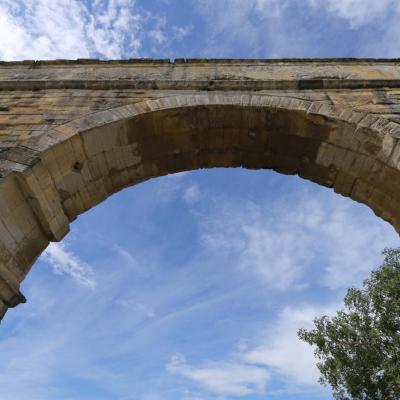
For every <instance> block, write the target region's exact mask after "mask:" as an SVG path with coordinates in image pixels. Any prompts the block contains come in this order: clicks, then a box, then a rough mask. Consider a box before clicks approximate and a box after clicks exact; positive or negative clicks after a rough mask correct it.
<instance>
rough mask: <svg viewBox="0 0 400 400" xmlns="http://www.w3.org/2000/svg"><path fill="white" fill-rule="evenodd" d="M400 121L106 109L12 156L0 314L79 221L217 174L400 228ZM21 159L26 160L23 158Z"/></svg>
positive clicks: (245, 105)
mask: <svg viewBox="0 0 400 400" xmlns="http://www.w3.org/2000/svg"><path fill="white" fill-rule="evenodd" d="M399 132H400V130H399V125H398V124H397V123H394V122H391V121H389V120H387V119H384V118H378V117H375V116H372V115H370V114H367V113H365V112H355V111H352V110H351V108H350V107H346V106H341V107H339V106H336V107H335V106H331V105H327V104H326V103H319V102H318V101H314V102H312V101H308V100H303V99H299V98H296V97H293V95H289V94H285V93H282V92H281V93H279V94H262V93H258V94H256V93H249V94H238V93H234V92H231V93H230V92H201V93H199V92H197V93H195V92H193V93H185V94H179V95H172V96H171V95H170V96H166V97H160V98H156V99H153V100H146V101H142V102H138V103H135V104H129V105H125V106H121V107H118V108H112V109H109V110H106V111H101V112H96V113H93V114H89V115H86V116H85V117H82V118H78V119H75V120H73V121H70V122H68V123H66V124H63V125H59V126H56V127H54V128H52V129H49V130H48V131H47V132H46V134H43V135H42V136H40V137H38V138H37V139H35V140H34V141H31V142H28V143H24V145H23V146H17V147H15V148H13V149H11V150H10V153H9V154H8V155H7V158H6V159H5V160H3V164H1V167H2V169H3V170H6V169H7V171H8V172H7V173H4V174H3V177H2V180H1V183H0V204H1V207H0V296H1V298H0V316H1V315H2V314H4V312H5V311H6V309H7V308H8V307H13V306H15V305H17V304H18V303H20V302H23V301H25V299H24V297H23V295H22V294H21V293H20V291H19V284H20V282H21V281H22V280H23V279H24V277H25V276H26V274H27V273H28V271H29V269H30V267H31V265H32V264H33V262H34V261H35V259H36V258H37V257H38V256H39V255H40V253H41V252H42V251H43V250H44V249H45V247H46V246H47V244H48V243H49V242H50V241H54V240H61V239H62V238H63V237H64V236H65V235H66V233H67V232H68V227H69V222H70V221H72V220H74V219H75V218H76V217H77V216H78V215H79V214H81V213H83V212H85V211H86V210H88V209H89V208H91V207H93V206H94V205H96V204H98V203H99V202H101V201H103V200H104V199H106V198H107V197H108V196H110V195H111V194H113V193H115V192H117V191H119V190H121V189H123V188H124V187H127V186H131V185H134V184H137V183H139V182H142V181H145V180H147V179H150V178H152V177H157V176H162V175H165V174H168V173H174V172H179V171H187V170H194V169H198V168H211V167H244V168H250V169H262V168H264V169H265V168H268V169H273V170H275V171H278V172H280V173H284V174H298V175H299V176H301V177H303V178H305V179H309V180H311V181H314V182H317V183H318V184H321V185H324V186H327V187H332V188H334V190H335V191H336V192H338V193H340V194H342V195H344V196H349V197H351V198H352V199H354V200H356V201H359V202H362V203H365V204H367V205H368V206H369V207H370V208H371V209H372V210H373V211H374V212H375V213H376V214H377V215H378V216H380V217H382V218H383V219H385V220H387V221H389V222H390V223H391V224H392V225H393V226H394V227H395V229H397V230H400V216H399V215H398V212H397V210H398V207H399V204H400V203H399V201H400V189H399V187H398V186H399V185H398V182H400V172H399V170H398V159H399V155H400V153H399V147H398V146H397V139H396V135H398V134H399ZM21 160H24V162H22V161H21Z"/></svg>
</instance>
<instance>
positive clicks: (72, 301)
mask: <svg viewBox="0 0 400 400" xmlns="http://www.w3.org/2000/svg"><path fill="white" fill-rule="evenodd" d="M399 17H400V6H399V3H398V2H397V1H391V0H381V1H379V2H377V1H375V0H373V1H372V0H324V1H322V0H303V1H300V0H299V1H297V0H292V1H290V0H281V1H279V0H240V1H239V0H213V1H211V0H197V1H195V0H193V1H190V0H180V1H178V0H153V1H152V0H146V1H145V0H142V1H139V0H138V1H134V0H109V1H99V0H97V1H92V2H84V1H74V0H68V1H67V0H53V1H49V0H24V1H22V0H12V1H11V0H0V58H1V59H4V60H15V59H46V58H47V59H49V58H50V59H51V58H71V59H73V58H78V57H82V58H87V57H98V58H129V57H155V58H176V57H214V58H218V57H252V58H257V57H260V58H268V57H274V58H275V57H349V56H351V57H353V56H354V57H396V56H398V55H399V43H398V40H397V38H398V37H399V35H400V25H399V24H398V23H397V21H398V19H399ZM398 244H399V240H398V236H397V234H396V233H395V232H394V230H393V228H391V227H390V226H389V225H388V224H387V223H385V222H383V221H381V220H379V219H378V218H377V217H376V216H374V214H373V213H372V212H371V211H370V210H369V209H368V208H367V207H365V206H363V205H361V204H357V203H355V202H353V201H351V200H349V199H345V198H343V197H341V196H339V195H337V194H335V193H333V192H332V191H331V190H328V189H325V188H322V187H319V186H317V185H315V184H313V183H310V182H307V181H304V180H302V179H300V178H297V177H288V176H283V175H278V174H276V173H274V172H271V171H257V172H256V171H246V170H243V169H231V170H224V169H212V170H201V171H194V172H190V173H181V174H176V175H171V176H167V177H163V178H160V179H154V180H151V181H148V182H145V183H143V184H140V185H138V186H135V187H132V188H129V189H125V190H124V191H122V192H120V193H118V194H116V195H114V196H112V197H111V198H109V199H108V200H107V201H106V202H104V203H102V204H100V205H99V206H97V207H96V208H94V209H92V210H90V211H89V212H87V213H86V214H84V215H82V216H80V217H79V218H78V219H77V220H76V221H75V222H74V223H73V224H72V226H71V233H70V234H69V235H68V236H67V237H66V238H65V239H64V241H63V242H62V243H60V244H53V245H51V246H50V247H49V248H48V250H47V251H46V253H45V254H44V255H43V256H42V257H41V258H40V259H39V260H38V262H37V263H36V264H35V266H34V267H33V269H32V272H31V273H30V275H29V276H28V278H27V279H26V280H25V281H24V282H23V285H22V291H23V293H24V294H25V295H26V297H27V298H28V303H27V304H26V305H23V306H19V307H18V308H16V309H14V310H11V311H10V312H9V313H8V314H7V315H6V317H5V319H4V321H3V322H2V325H1V327H0V399H2V400H25V399H28V398H29V399H30V400H50V399H51V400H54V399H60V400H67V399H68V400H72V399H82V400H88V399H90V400H94V399H96V400H111V399H113V400H114V399H117V400H136V399H144V400H170V399H171V400H172V399H174V400H205V399H207V400H209V399H210V400H228V399H243V400H250V399H251V400H253V399H254V400H257V399H276V400H279V399H289V400H291V399H316V400H319V399H321V400H322V399H329V398H330V397H331V396H330V392H329V390H327V389H324V388H321V387H320V386H319V385H318V383H317V379H318V372H317V370H316V368H315V365H314V362H315V360H314V358H313V352H312V349H311V348H309V347H308V346H306V345H305V344H303V343H301V342H299V340H298V339H297V337H296V332H297V330H298V329H299V328H300V327H310V326H311V325H310V324H311V321H312V319H313V318H314V317H315V316H318V315H322V314H325V313H328V314H329V313H332V312H334V311H335V310H337V309H338V308H340V307H341V300H342V298H343V295H344V293H345V291H346V288H347V287H349V286H351V285H356V286H357V285H360V284H361V282H362V280H363V279H364V278H366V277H367V276H368V275H369V272H370V271H371V269H372V268H373V267H376V266H378V265H379V264H380V262H381V261H382V257H381V255H380V251H381V250H382V249H383V248H384V247H387V246H398Z"/></svg>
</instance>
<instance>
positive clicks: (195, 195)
mask: <svg viewBox="0 0 400 400" xmlns="http://www.w3.org/2000/svg"><path fill="white" fill-rule="evenodd" d="M200 196H201V192H200V189H199V187H198V185H196V184H192V185H190V186H189V187H187V188H186V189H185V190H184V192H183V200H184V201H185V202H186V203H187V204H194V203H197V202H198V201H199V200H200Z"/></svg>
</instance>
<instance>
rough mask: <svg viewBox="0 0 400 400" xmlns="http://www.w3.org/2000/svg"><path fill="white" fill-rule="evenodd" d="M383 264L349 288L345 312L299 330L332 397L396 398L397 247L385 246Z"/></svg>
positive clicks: (399, 354) (399, 333)
mask: <svg viewBox="0 0 400 400" xmlns="http://www.w3.org/2000/svg"><path fill="white" fill-rule="evenodd" d="M383 254H384V255H385V260H384V263H383V265H382V266H381V267H379V268H378V269H376V270H375V271H373V272H372V274H371V277H370V278H369V279H367V280H366V281H364V283H363V288H362V289H355V288H351V289H349V290H348V291H347V294H346V297H345V299H344V304H345V310H342V311H338V312H337V313H336V314H335V316H333V317H328V316H326V315H325V316H323V317H321V318H316V319H315V320H314V324H315V329H312V330H305V329H300V330H299V333H298V334H299V337H300V339H302V340H304V341H305V342H307V343H309V344H310V345H312V346H315V355H316V356H317V358H318V360H319V362H318V364H317V366H318V368H319V370H320V372H321V378H320V383H322V384H324V385H330V386H331V387H332V390H333V395H334V398H335V399H338V400H339V399H340V400H345V399H354V400H367V399H368V400H394V399H397V400H398V399H400V248H398V249H386V250H384V251H383Z"/></svg>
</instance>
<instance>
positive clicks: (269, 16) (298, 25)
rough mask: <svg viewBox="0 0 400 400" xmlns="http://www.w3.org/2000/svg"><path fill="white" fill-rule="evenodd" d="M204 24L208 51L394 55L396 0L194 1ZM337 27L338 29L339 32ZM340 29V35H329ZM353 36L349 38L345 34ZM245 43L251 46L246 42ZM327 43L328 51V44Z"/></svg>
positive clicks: (398, 13)
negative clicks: (339, 40)
mask: <svg viewBox="0 0 400 400" xmlns="http://www.w3.org/2000/svg"><path fill="white" fill-rule="evenodd" d="M195 4H196V6H197V9H198V12H199V14H200V15H201V16H202V18H203V19H204V21H205V24H206V25H207V38H208V42H209V46H208V47H207V48H206V49H204V50H203V51H204V52H205V54H206V55H209V54H210V55H212V54H213V53H218V54H219V55H223V56H225V57H229V56H232V54H233V52H238V51H239V52H240V54H243V56H247V57H273V58H279V57H346V56H349V55H351V56H353V57H354V56H358V57H396V55H397V54H398V52H399V49H400V47H399V44H398V41H396V40H395V39H394V38H396V37H397V36H398V33H399V24H398V19H399V16H400V5H399V3H398V2H397V1H396V0H383V1H374V0H365V1H364V0H327V1H325V0H305V1H302V0H281V1H277V0H248V1H246V2H243V1H240V0H221V1H218V2H214V1H212V0H198V1H195ZM338 29H340V32H338ZM338 35H341V37H342V39H343V40H342V41H341V42H340V43H338V42H337V41H333V38H337V36H338ZM350 36H351V41H349V40H346V39H347V38H349V37H350ZM249 43H250V44H251V46H249ZM328 48H329V51H327V49H328Z"/></svg>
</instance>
